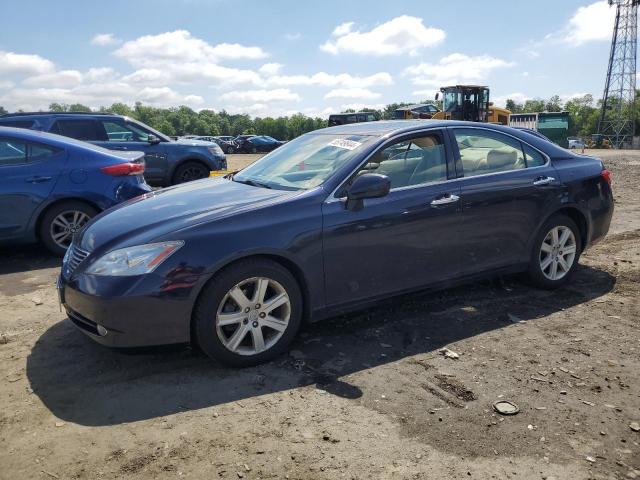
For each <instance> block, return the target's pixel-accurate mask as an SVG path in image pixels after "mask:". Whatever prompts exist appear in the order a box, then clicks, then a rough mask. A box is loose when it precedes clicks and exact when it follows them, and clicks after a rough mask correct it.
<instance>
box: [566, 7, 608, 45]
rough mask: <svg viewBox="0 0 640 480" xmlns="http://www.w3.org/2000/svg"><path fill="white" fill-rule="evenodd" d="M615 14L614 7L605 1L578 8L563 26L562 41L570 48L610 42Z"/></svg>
mask: <svg viewBox="0 0 640 480" xmlns="http://www.w3.org/2000/svg"><path fill="white" fill-rule="evenodd" d="M615 13H616V9H615V7H614V6H611V7H610V6H609V4H608V2H607V1H605V0H603V1H599V2H595V3H591V4H589V5H586V6H583V7H580V8H578V10H576V12H575V13H574V14H573V16H572V17H571V18H570V19H569V22H568V23H567V25H566V26H565V28H564V30H563V32H562V40H563V41H564V42H566V43H568V44H569V45H572V46H578V45H582V44H583V43H585V42H590V41H594V40H595V41H598V40H611V35H612V32H613V23H614V20H615Z"/></svg>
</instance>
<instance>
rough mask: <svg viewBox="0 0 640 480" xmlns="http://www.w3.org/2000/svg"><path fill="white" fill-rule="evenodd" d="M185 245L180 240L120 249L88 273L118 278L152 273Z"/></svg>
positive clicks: (95, 263)
mask: <svg viewBox="0 0 640 480" xmlns="http://www.w3.org/2000/svg"><path fill="white" fill-rule="evenodd" d="M183 245H184V242H183V241H182V240H178V241H174V242H161V243H149V244H147V245H137V246H135V247H126V248H120V249H118V250H114V251H113V252H109V253H107V254H105V255H103V256H102V257H100V258H99V259H98V260H96V261H95V262H94V263H93V264H92V265H91V266H90V267H89V268H88V269H87V272H86V273H90V274H92V275H109V276H117V277H119V276H129V275H143V274H145V273H151V272H153V271H154V270H155V269H156V267H157V266H158V265H160V264H161V263H162V262H164V261H165V260H166V259H167V258H169V257H170V256H171V255H173V253H174V252H176V251H177V250H178V249H179V248H180V247H182V246H183Z"/></svg>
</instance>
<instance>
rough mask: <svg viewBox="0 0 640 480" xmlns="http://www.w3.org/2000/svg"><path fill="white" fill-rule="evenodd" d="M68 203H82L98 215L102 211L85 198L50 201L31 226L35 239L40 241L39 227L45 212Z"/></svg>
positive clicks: (65, 198) (98, 206)
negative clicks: (94, 210)
mask: <svg viewBox="0 0 640 480" xmlns="http://www.w3.org/2000/svg"><path fill="white" fill-rule="evenodd" d="M69 202H79V203H84V204H85V205H88V206H90V207H92V208H94V209H96V211H97V212H98V213H100V212H102V211H103V210H104V208H102V207H100V205H98V204H97V203H96V202H93V201H91V200H87V199H86V198H82V197H64V198H58V199H56V200H54V201H52V202H51V203H48V204H47V205H46V206H44V207H43V208H42V209H41V210H40V211H39V212H38V214H37V216H36V218H35V221H34V224H33V228H34V232H35V236H36V239H38V240H40V227H41V226H42V220H43V219H44V217H45V215H46V214H47V212H48V211H49V210H51V209H52V208H54V207H57V206H58V205H60V204H63V203H69Z"/></svg>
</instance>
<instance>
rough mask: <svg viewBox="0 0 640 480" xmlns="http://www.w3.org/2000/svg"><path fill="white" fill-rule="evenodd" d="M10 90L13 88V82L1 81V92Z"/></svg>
mask: <svg viewBox="0 0 640 480" xmlns="http://www.w3.org/2000/svg"><path fill="white" fill-rule="evenodd" d="M9 88H13V82H10V81H9V80H0V90H7V89H9Z"/></svg>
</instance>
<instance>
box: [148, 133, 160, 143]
mask: <svg viewBox="0 0 640 480" xmlns="http://www.w3.org/2000/svg"><path fill="white" fill-rule="evenodd" d="M147 142H149V143H150V144H151V145H156V144H158V143H160V139H159V138H158V137H156V136H155V135H153V134H151V135H149V136H148V137H147Z"/></svg>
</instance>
